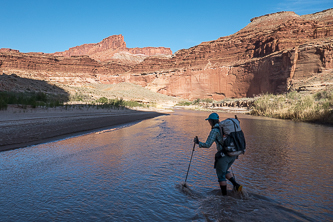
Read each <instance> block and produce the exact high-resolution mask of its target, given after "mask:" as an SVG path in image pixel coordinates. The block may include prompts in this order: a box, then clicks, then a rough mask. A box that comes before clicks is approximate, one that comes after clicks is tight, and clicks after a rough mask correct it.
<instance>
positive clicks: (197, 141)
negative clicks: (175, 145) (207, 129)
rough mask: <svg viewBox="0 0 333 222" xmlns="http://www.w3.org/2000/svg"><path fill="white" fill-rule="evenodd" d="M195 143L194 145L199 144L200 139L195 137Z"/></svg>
mask: <svg viewBox="0 0 333 222" xmlns="http://www.w3.org/2000/svg"><path fill="white" fill-rule="evenodd" d="M193 142H194V143H196V144H199V139H198V137H197V136H196V137H194V140H193Z"/></svg>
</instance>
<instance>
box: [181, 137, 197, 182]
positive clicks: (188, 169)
mask: <svg viewBox="0 0 333 222" xmlns="http://www.w3.org/2000/svg"><path fill="white" fill-rule="evenodd" d="M196 138H198V137H197V136H196ZM194 149H195V143H194V144H193V150H192V154H191V159H190V163H189V165H188V169H187V173H186V178H185V183H184V187H186V180H187V176H188V172H189V171H190V166H191V162H192V157H193V152H194Z"/></svg>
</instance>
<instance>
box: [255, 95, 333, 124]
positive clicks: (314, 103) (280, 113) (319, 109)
mask: <svg viewBox="0 0 333 222" xmlns="http://www.w3.org/2000/svg"><path fill="white" fill-rule="evenodd" d="M250 114H252V115H259V116H267V117H274V118H280V119H292V120H298V121H306V122H321V123H329V124H333V90H323V91H319V92H316V93H314V94H302V93H298V92H296V91H293V92H290V93H286V94H282V95H273V94H265V95H262V96H260V97H258V98H257V99H256V100H255V102H254V104H253V106H252V108H251V112H250Z"/></svg>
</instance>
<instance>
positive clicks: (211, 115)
mask: <svg viewBox="0 0 333 222" xmlns="http://www.w3.org/2000/svg"><path fill="white" fill-rule="evenodd" d="M219 118H220V117H219V115H217V113H211V114H210V115H209V116H208V118H207V119H205V120H210V119H216V120H218V119H219Z"/></svg>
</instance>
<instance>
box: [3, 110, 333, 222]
mask: <svg viewBox="0 0 333 222" xmlns="http://www.w3.org/2000/svg"><path fill="white" fill-rule="evenodd" d="M208 115H209V112H195V111H181V110H179V111H176V112H174V113H172V114H170V115H164V116H159V117H157V118H154V119H149V120H145V121H141V122H138V123H133V124H130V125H123V126H119V127H116V128H113V129H108V130H103V131H96V132H92V133H89V134H85V135H81V136H77V137H72V138H68V139H64V140H59V141H55V142H52V143H46V144H40V145H36V146H31V147H27V148H23V149H17V150H12V151H6V152H1V153H0V172H1V174H0V181H1V185H0V186H1V189H0V206H1V211H0V221H333V210H332V209H333V196H332V191H333V189H332V188H333V186H332V184H333V177H332V175H333V170H332V169H333V161H332V158H333V145H332V144H333V137H332V135H333V128H332V127H328V126H322V125H316V124H309V123H301V122H293V121H286V120H276V119H269V118H260V117H252V116H247V115H238V117H239V119H240V120H241V126H242V128H243V131H244V133H245V136H246V140H247V151H246V153H245V155H242V156H240V157H239V159H238V160H236V162H235V163H234V165H233V167H232V170H233V173H234V174H235V177H236V180H237V181H238V182H239V183H241V184H243V185H244V191H245V192H244V194H243V195H238V194H234V193H233V192H232V191H231V188H232V186H231V184H228V189H229V195H228V196H226V197H223V196H221V192H220V190H219V186H218V183H217V178H216V175H215V171H214V168H213V162H214V154H215V151H216V148H215V144H214V145H213V146H212V147H211V148H210V149H199V148H196V150H195V152H194V154H193V159H192V163H191V167H190V171H189V175H188V179H187V185H188V187H189V188H188V189H183V187H182V183H184V180H185V176H186V172H187V169H188V166H189V160H190V157H191V152H192V147H193V137H194V136H196V135H197V136H198V137H199V139H200V140H201V141H203V140H205V139H206V137H207V136H208V133H209V131H210V126H209V124H208V123H207V121H205V120H204V119H205V118H206V117H207V116H208ZM228 117H233V115H232V114H225V113H220V119H224V118H228Z"/></svg>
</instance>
